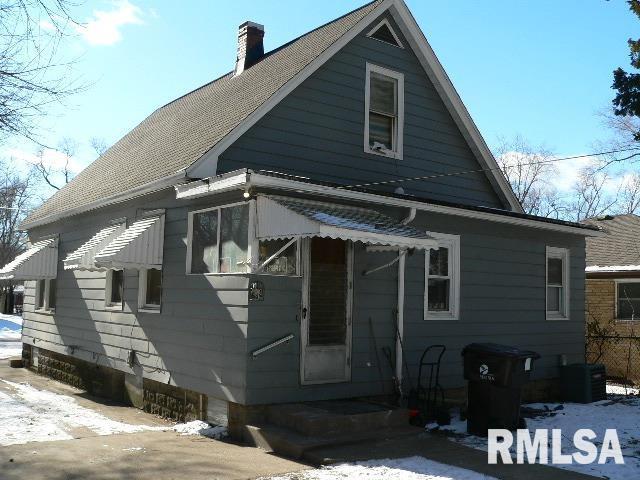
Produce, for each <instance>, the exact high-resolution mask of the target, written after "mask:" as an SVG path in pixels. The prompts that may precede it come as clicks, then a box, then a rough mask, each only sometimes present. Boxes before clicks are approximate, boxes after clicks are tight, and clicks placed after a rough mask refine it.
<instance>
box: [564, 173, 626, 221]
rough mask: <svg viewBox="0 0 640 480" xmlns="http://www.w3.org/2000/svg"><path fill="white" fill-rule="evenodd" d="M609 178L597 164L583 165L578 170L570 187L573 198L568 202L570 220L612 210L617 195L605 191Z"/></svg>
mask: <svg viewBox="0 0 640 480" xmlns="http://www.w3.org/2000/svg"><path fill="white" fill-rule="evenodd" d="M609 179H610V177H609V175H608V174H607V173H606V172H604V171H602V170H601V169H600V167H598V166H597V165H596V166H589V167H585V168H583V169H582V170H581V171H580V175H579V176H578V180H577V181H576V183H575V185H574V186H573V189H572V190H573V192H572V193H573V198H572V200H571V201H570V202H569V208H570V211H569V216H570V217H571V218H572V220H575V221H577V222H580V221H582V220H584V219H586V218H593V217H599V216H601V215H604V214H605V213H609V212H611V211H612V208H613V207H614V206H615V204H616V201H617V195H611V194H610V193H609V192H608V191H607V189H606V186H607V182H608V181H609Z"/></svg>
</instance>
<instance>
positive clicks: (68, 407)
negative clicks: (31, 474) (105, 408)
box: [0, 380, 166, 445]
mask: <svg viewBox="0 0 640 480" xmlns="http://www.w3.org/2000/svg"><path fill="white" fill-rule="evenodd" d="M2 382H3V383H5V384H6V385H8V386H9V387H11V391H10V392H8V393H4V392H1V391H0V445H16V444H24V443H29V442H45V441H51V440H70V439H72V438H73V437H72V435H71V434H70V431H71V430H73V429H74V428H79V427H85V428H88V429H89V430H91V431H93V432H94V433H96V434H97V435H113V434H116V433H136V432H142V431H149V430H152V431H153V430H156V431H160V430H166V427H152V426H148V425H130V424H127V423H123V422H118V421H115V420H111V419H109V418H107V417H105V416H104V415H102V414H100V413H98V412H95V411H93V410H90V409H88V408H85V407H82V406H80V405H78V404H77V403H76V401H75V399H74V398H72V397H69V396H66V395H60V394H57V393H53V392H49V391H46V390H38V389H36V388H34V387H32V386H31V385H29V384H26V383H14V382H10V381H8V380H2Z"/></svg>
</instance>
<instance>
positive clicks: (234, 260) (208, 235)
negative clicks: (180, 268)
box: [187, 203, 251, 273]
mask: <svg viewBox="0 0 640 480" xmlns="http://www.w3.org/2000/svg"><path fill="white" fill-rule="evenodd" d="M188 243H189V245H188V255H187V269H188V272H189V273H246V272H249V271H250V266H251V259H250V253H249V204H248V203H242V204H238V205H230V206H227V207H219V208H212V209H208V210H201V211H197V212H192V213H191V214H190V215H189V239H188Z"/></svg>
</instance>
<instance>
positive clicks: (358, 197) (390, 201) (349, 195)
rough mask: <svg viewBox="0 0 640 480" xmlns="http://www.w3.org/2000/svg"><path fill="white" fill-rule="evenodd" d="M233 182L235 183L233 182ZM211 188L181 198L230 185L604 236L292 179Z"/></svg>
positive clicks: (239, 180)
mask: <svg viewBox="0 0 640 480" xmlns="http://www.w3.org/2000/svg"><path fill="white" fill-rule="evenodd" d="M231 178H233V179H234V180H231ZM204 182H207V183H208V184H209V188H210V190H209V192H208V193H204V192H203V191H202V189H201V182H193V183H190V184H186V185H184V186H182V187H181V193H180V196H179V197H178V198H182V199H190V198H197V197H202V196H205V195H213V194H216V193H219V192H221V191H228V190H230V189H232V188H229V187H228V185H229V184H234V185H235V186H234V187H233V188H235V189H238V190H250V189H251V188H254V187H255V188H269V189H274V190H283V191H289V192H296V193H302V194H305V193H306V194H314V195H322V196H325V197H327V198H330V199H344V200H351V201H357V202H363V203H372V204H377V205H385V206H390V207H401V208H415V209H416V210H420V211H423V212H431V213H440V214H443V215H454V216H458V217H465V218H472V219H476V220H486V221H489V222H496V223H504V224H509V225H518V226H521V227H528V228H535V229H538V230H550V231H555V232H562V233H573V234H577V235H582V236H586V237H599V236H602V235H604V234H603V233H602V232H600V231H595V230H588V229H584V228H579V227H573V226H571V225H558V224H556V223H550V222H545V221H542V220H532V219H529V218H519V217H510V216H507V215H501V214H498V213H491V212H480V211H477V210H470V209H466V208H460V207H452V206H447V205H436V204H433V203H424V202H419V201H415V200H407V199H403V198H394V197H387V196H384V195H377V194H375V193H367V192H357V191H353V190H348V189H346V188H337V187H329V186H326V185H318V184H313V183H308V182H301V181H298V180H293V179H289V178H280V177H274V176H271V175H261V174H260V173H248V172H242V173H238V174H236V175H234V176H230V177H226V178H223V179H220V180H216V179H213V178H212V179H207V180H204ZM217 182H224V183H223V184H222V185H223V186H224V188H219V186H218V185H216V184H217ZM194 183H197V185H195V186H194V187H193V188H194V190H195V191H196V192H197V193H196V194H194V195H190V194H189V185H193V184H194Z"/></svg>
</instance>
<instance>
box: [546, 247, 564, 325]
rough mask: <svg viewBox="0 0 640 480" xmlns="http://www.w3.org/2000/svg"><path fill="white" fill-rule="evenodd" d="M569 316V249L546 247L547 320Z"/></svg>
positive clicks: (562, 318)
mask: <svg viewBox="0 0 640 480" xmlns="http://www.w3.org/2000/svg"><path fill="white" fill-rule="evenodd" d="M568 318H569V250H567V249H566V248H556V247H547V320H566V319H568Z"/></svg>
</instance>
